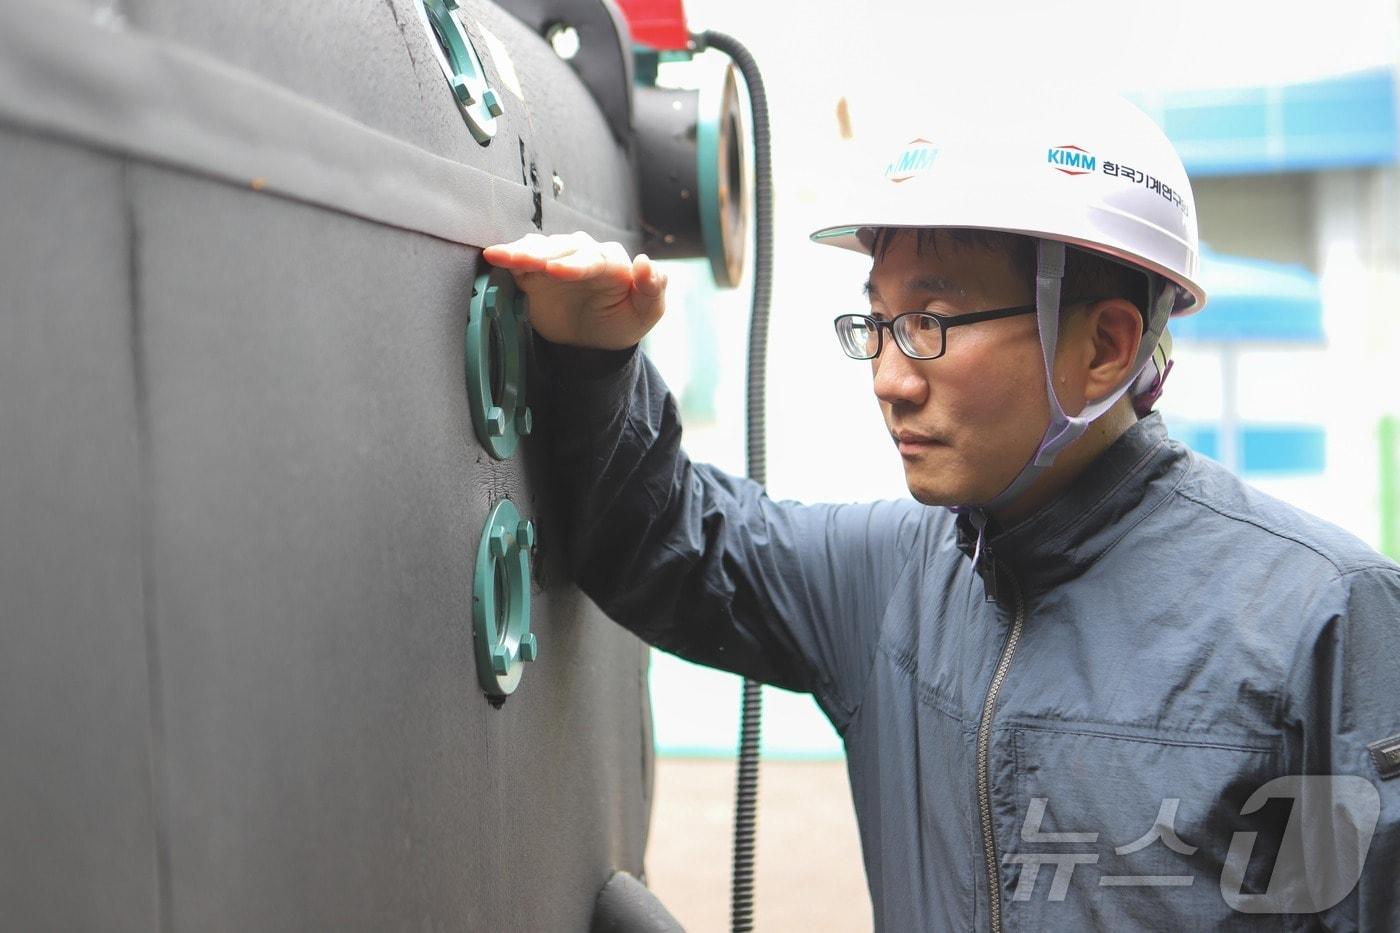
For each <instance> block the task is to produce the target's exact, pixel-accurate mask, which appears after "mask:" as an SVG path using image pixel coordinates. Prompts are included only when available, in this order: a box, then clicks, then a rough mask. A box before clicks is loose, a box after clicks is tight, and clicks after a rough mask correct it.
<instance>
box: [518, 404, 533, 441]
mask: <svg viewBox="0 0 1400 933" xmlns="http://www.w3.org/2000/svg"><path fill="white" fill-rule="evenodd" d="M534 429H535V416H534V415H533V414H532V413H531V412H530V409H528V408H522V409H520V411H518V412H517V413H516V415H515V433H516V434H519V435H520V436H522V437H524V436H525V435H527V434H529V433H530V432H531V431H533V430H534Z"/></svg>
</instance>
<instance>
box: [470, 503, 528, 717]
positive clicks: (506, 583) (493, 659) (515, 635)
mask: <svg viewBox="0 0 1400 933" xmlns="http://www.w3.org/2000/svg"><path fill="white" fill-rule="evenodd" d="M534 547H535V525H534V523H533V522H527V521H523V520H522V519H521V518H520V513H519V512H517V511H516V509H515V504H514V503H512V502H511V501H510V500H509V499H502V500H501V501H500V502H498V503H496V506H495V508H493V509H492V510H491V515H490V517H489V518H488V519H487V520H486V530H485V531H483V532H482V535H481V545H480V546H479V547H478V548H477V550H476V579H475V580H474V581H473V583H472V623H473V624H472V633H473V635H474V636H475V641H476V675H477V679H478V680H480V681H481V689H482V690H485V691H486V695H487V696H488V697H492V698H495V699H504V698H505V697H507V696H509V695H510V694H511V693H512V692H514V690H515V688H516V687H517V686H518V685H519V684H520V674H521V672H522V669H523V668H524V662H526V661H533V660H535V658H536V657H538V656H539V644H538V642H537V641H536V640H535V636H534V634H533V633H532V632H531V631H530V552H531V551H532V550H533V549H534Z"/></svg>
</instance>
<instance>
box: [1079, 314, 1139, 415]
mask: <svg viewBox="0 0 1400 933" xmlns="http://www.w3.org/2000/svg"><path fill="white" fill-rule="evenodd" d="M1085 323H1086V324H1087V325H1088V326H1087V327H1086V336H1087V337H1088V338H1089V339H1090V340H1091V341H1092V351H1091V353H1092V355H1091V356H1090V358H1089V365H1088V369H1087V371H1086V372H1085V374H1084V397H1085V399H1087V400H1090V401H1094V400H1097V399H1101V398H1103V397H1104V396H1106V395H1108V393H1110V392H1112V391H1113V390H1114V389H1115V388H1117V387H1118V386H1119V385H1121V384H1122V383H1124V382H1126V381H1127V380H1128V379H1129V378H1131V377H1132V376H1133V375H1134V374H1133V372H1132V371H1131V370H1132V366H1133V362H1134V361H1135V360H1136V359H1137V353H1138V347H1140V346H1142V315H1141V313H1139V312H1138V309H1137V308H1136V307H1135V306H1134V305H1133V303H1132V302H1131V301H1128V300H1127V299H1126V298H1105V299H1103V300H1102V301H1096V302H1094V303H1093V304H1092V305H1090V306H1089V307H1088V308H1087V309H1086V321H1085Z"/></svg>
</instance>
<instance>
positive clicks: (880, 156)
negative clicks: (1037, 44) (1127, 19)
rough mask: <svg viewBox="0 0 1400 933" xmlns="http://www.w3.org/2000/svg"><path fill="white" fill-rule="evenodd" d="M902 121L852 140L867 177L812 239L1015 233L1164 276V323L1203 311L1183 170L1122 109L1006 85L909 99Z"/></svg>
mask: <svg viewBox="0 0 1400 933" xmlns="http://www.w3.org/2000/svg"><path fill="white" fill-rule="evenodd" d="M910 115H911V118H910V119H909V122H908V123H907V124H906V125H904V126H901V127H897V128H893V129H885V130H882V132H881V134H880V138H878V139H872V140H867V141H862V142H863V146H862V148H863V149H865V151H866V152H867V153H870V155H871V158H870V159H869V165H868V170H867V171H866V172H865V173H863V174H864V177H859V178H854V179H850V180H849V181H850V184H849V185H847V186H843V188H842V191H841V193H840V195H839V201H840V206H833V208H832V209H833V211H834V212H839V215H838V214H836V213H834V214H833V217H832V219H833V221H835V222H834V223H832V224H831V225H829V226H825V227H822V228H821V229H819V230H817V231H816V232H815V233H813V234H812V239H813V240H816V241H817V242H820V243H829V244H832V245H835V246H843V247H846V248H848V249H854V250H858V251H861V252H866V253H868V252H869V251H870V242H871V235H872V232H873V230H875V229H876V228H880V227H964V228H973V229H983V230H999V231H1005V232H1010V233H1022V234H1028V235H1030V236H1034V237H1039V238H1045V239H1051V240H1057V241H1060V242H1062V243H1067V244H1069V245H1072V246H1078V247H1082V248H1085V249H1090V250H1094V251H1097V252H1100V253H1104V254H1107V255H1109V256H1111V257H1114V258H1116V259H1118V260H1120V261H1123V262H1126V263H1128V264H1131V265H1134V266H1138V267H1141V268H1144V269H1147V270H1150V271H1152V272H1156V273H1159V274H1161V275H1162V276H1165V277H1166V279H1167V280H1168V281H1170V282H1172V283H1173V284H1175V285H1177V286H1179V287H1180V290H1181V291H1180V293H1179V295H1178V296H1177V297H1176V299H1175V301H1174V302H1173V305H1172V308H1171V311H1172V314H1174V315H1182V314H1189V313H1191V312H1193V311H1197V310H1199V309H1200V308H1201V305H1202V304H1204V302H1205V292H1204V291H1203V290H1202V289H1201V286H1200V285H1199V284H1197V282H1196V274H1197V267H1198V266H1199V264H1200V254H1199V247H1198V245H1197V233H1196V205H1195V201H1194V199H1193V198H1192V196H1191V184H1190V182H1189V181H1188V180H1187V178H1186V170H1185V169H1184V168H1182V165H1181V159H1180V158H1179V157H1178V156H1177V154H1176V151H1175V150H1174V149H1173V148H1172V145H1171V143H1170V142H1168V140H1167V138H1166V136H1165V135H1164V134H1163V133H1162V131H1161V130H1160V129H1159V128H1158V127H1157V125H1156V124H1155V123H1153V122H1152V120H1151V119H1150V118H1148V116H1147V115H1146V114H1144V113H1143V112H1142V111H1141V110H1139V109H1138V108H1137V107H1135V106H1133V105H1132V104H1131V103H1129V102H1128V101H1126V100H1124V99H1123V98H1121V97H1118V96H1116V95H1111V94H1105V93H1102V92H1095V91H1086V90H1083V89H1077V90H1073V91H1070V90H1065V89H1043V90H1041V91H1038V92H1037V91H1031V90H1028V89H1026V88H1018V89H1015V90H1014V91H1012V92H1007V91H1004V90H1003V91H996V92H989V93H985V94H984V93H982V92H980V91H975V92H971V93H969V92H962V93H959V94H949V93H944V94H943V95H941V96H939V95H935V96H932V97H928V98H924V97H920V98H919V100H918V102H917V103H915V104H911V105H910ZM872 150H874V151H873V152H872Z"/></svg>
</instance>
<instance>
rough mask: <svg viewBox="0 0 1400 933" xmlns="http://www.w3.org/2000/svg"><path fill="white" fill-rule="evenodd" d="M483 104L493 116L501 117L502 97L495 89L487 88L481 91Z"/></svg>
mask: <svg viewBox="0 0 1400 933" xmlns="http://www.w3.org/2000/svg"><path fill="white" fill-rule="evenodd" d="M481 105H482V106H483V107H485V108H486V112H487V113H489V114H491V116H493V117H499V116H500V115H501V113H502V111H501V99H500V97H498V96H497V95H496V92H495V90H493V89H492V88H489V87H488V88H487V89H486V90H484V91H482V92H481Z"/></svg>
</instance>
